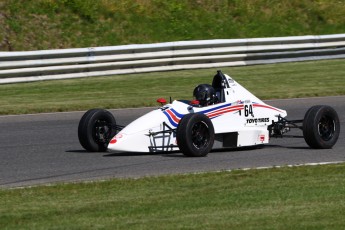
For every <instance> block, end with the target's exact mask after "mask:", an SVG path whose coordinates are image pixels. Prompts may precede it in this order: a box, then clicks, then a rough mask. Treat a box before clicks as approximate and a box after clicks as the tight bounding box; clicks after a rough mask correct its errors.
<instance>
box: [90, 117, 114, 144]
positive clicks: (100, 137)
mask: <svg viewBox="0 0 345 230" xmlns="http://www.w3.org/2000/svg"><path fill="white" fill-rule="evenodd" d="M93 133H94V140H95V141H96V142H97V143H102V144H105V143H108V142H109V138H110V134H111V127H110V126H109V123H108V122H106V121H104V120H97V121H96V122H95V125H94V132H93Z"/></svg>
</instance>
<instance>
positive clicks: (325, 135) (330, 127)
mask: <svg viewBox="0 0 345 230" xmlns="http://www.w3.org/2000/svg"><path fill="white" fill-rule="evenodd" d="M318 132H319V135H320V137H321V138H322V140H324V141H329V140H330V139H332V137H333V136H334V132H335V122H334V120H333V119H332V118H330V117H328V116H323V117H322V118H321V119H320V121H319V125H318Z"/></svg>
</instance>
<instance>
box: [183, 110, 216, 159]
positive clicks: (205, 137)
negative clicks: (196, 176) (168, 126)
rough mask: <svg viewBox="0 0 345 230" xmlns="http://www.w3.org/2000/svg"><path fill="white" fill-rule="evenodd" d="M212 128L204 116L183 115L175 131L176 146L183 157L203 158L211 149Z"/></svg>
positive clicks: (194, 114)
mask: <svg viewBox="0 0 345 230" xmlns="http://www.w3.org/2000/svg"><path fill="white" fill-rule="evenodd" d="M214 136H215V135H214V127H213V124H212V122H211V120H210V119H209V118H208V117H207V116H206V115H204V114H198V113H191V114H187V115H185V116H184V117H183V118H182V119H181V121H180V123H179V125H178V126H177V130H176V140H177V145H178V147H179V149H180V150H181V152H182V153H183V154H184V155H185V156H191V157H204V156H206V155H207V154H208V153H209V152H210V151H211V149H212V146H213V142H214Z"/></svg>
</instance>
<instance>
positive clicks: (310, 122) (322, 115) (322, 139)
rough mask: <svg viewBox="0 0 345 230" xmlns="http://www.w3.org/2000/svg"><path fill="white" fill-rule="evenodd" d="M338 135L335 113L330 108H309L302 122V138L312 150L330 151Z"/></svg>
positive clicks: (337, 120) (337, 118)
mask: <svg viewBox="0 0 345 230" xmlns="http://www.w3.org/2000/svg"><path fill="white" fill-rule="evenodd" d="M339 133H340V122H339V117H338V114H337V112H336V111H335V110H334V109H333V108H332V107H330V106H327V105H317V106H313V107H311V108H310V109H309V110H308V111H307V112H306V114H305V116H304V120H303V137H304V139H305V141H306V142H307V144H308V145H309V146H310V147H311V148H314V149H330V148H332V147H333V145H335V143H336V142H337V140H338V137H339Z"/></svg>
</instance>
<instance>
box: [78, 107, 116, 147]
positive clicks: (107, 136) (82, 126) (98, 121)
mask: <svg viewBox="0 0 345 230" xmlns="http://www.w3.org/2000/svg"><path fill="white" fill-rule="evenodd" d="M115 126H116V120H115V118H114V116H113V115H112V114H111V113H110V112H109V111H107V110H104V109H91V110H89V111H87V112H86V113H85V114H84V115H83V117H82V118H81V119H80V122H79V126H78V138H79V142H80V144H81V146H83V148H84V149H86V150H87V151H89V152H105V151H106V150H107V148H108V144H109V141H110V140H111V138H112V137H113V136H115V134H116V129H115Z"/></svg>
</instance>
